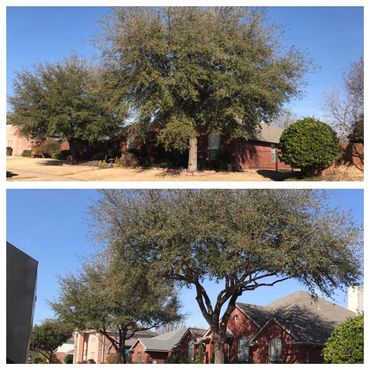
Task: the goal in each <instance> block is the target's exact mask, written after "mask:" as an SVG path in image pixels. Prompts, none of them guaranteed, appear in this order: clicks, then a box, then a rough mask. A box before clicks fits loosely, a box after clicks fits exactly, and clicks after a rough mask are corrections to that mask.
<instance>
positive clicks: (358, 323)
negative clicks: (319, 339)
mask: <svg viewBox="0 0 370 370" xmlns="http://www.w3.org/2000/svg"><path fill="white" fill-rule="evenodd" d="M323 356H324V360H325V362H326V363H331V364H362V363H364V316H363V315H360V316H356V317H353V318H349V319H347V320H346V321H345V322H343V323H342V324H340V325H339V326H338V327H337V328H336V329H335V330H334V332H333V334H332V335H331V337H330V338H329V339H328V340H327V342H326V343H325V346H324V349H323Z"/></svg>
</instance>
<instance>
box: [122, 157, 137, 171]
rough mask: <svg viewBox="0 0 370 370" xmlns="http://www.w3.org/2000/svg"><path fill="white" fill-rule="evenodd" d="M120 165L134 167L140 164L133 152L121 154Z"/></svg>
mask: <svg viewBox="0 0 370 370" xmlns="http://www.w3.org/2000/svg"><path fill="white" fill-rule="evenodd" d="M121 166H122V167H127V168H135V167H139V166H140V160H139V158H138V157H137V155H136V154H134V153H126V155H124V156H122V159H121Z"/></svg>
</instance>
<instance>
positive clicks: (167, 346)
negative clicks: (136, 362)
mask: <svg viewBox="0 0 370 370" xmlns="http://www.w3.org/2000/svg"><path fill="white" fill-rule="evenodd" d="M188 331H190V332H191V333H192V334H193V336H194V337H195V338H200V337H202V336H203V335H204V334H205V332H206V330H205V329H199V328H180V329H176V330H172V331H169V332H167V333H163V334H160V335H157V336H156V337H155V338H141V337H139V339H138V340H137V341H136V342H138V341H140V342H141V343H142V344H143V345H144V347H145V350H146V351H155V352H169V351H172V350H173V349H174V348H175V347H176V346H177V345H178V344H179V343H180V342H181V340H182V339H183V338H184V336H185V335H186V334H187V332H188ZM136 342H135V343H134V344H133V346H134V345H135V344H136ZM133 346H132V347H131V349H133Z"/></svg>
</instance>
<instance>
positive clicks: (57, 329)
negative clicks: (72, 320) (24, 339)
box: [30, 320, 73, 363]
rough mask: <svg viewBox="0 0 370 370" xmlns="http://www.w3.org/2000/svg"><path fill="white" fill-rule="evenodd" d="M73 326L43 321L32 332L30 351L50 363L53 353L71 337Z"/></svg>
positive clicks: (58, 321)
mask: <svg viewBox="0 0 370 370" xmlns="http://www.w3.org/2000/svg"><path fill="white" fill-rule="evenodd" d="M72 332H73V326H71V325H70V324H66V323H65V322H62V321H60V320H45V321H44V322H43V323H42V324H41V325H35V326H34V327H33V330H32V336H31V344H30V349H31V350H32V351H35V352H39V353H40V354H41V355H42V356H43V357H44V358H45V360H46V361H47V362H49V363H51V362H52V358H53V353H54V352H55V350H56V349H57V348H58V347H59V346H60V345H62V344H63V343H64V342H65V341H66V340H67V339H68V338H70V337H71V336H72Z"/></svg>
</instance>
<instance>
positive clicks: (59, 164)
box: [7, 157, 282, 181]
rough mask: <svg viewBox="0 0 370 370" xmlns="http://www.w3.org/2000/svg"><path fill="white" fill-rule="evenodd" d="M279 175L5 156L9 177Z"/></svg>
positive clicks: (266, 178)
mask: <svg viewBox="0 0 370 370" xmlns="http://www.w3.org/2000/svg"><path fill="white" fill-rule="evenodd" d="M281 176H282V175H281V174H279V173H276V172H274V171H258V172H257V171H249V172H215V171H204V172H197V173H195V174H190V173H186V171H176V170H167V169H162V168H150V169H126V168H106V169H99V168H97V167H94V166H87V165H71V164H68V163H66V162H64V161H59V160H55V159H40V158H23V157H7V180H8V181H273V180H280V179H281V178H280V177H281Z"/></svg>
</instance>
